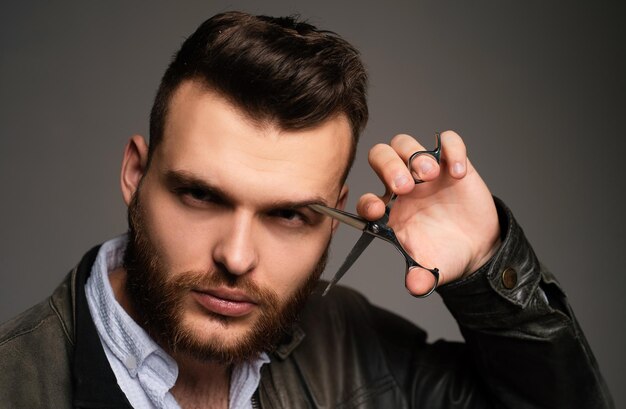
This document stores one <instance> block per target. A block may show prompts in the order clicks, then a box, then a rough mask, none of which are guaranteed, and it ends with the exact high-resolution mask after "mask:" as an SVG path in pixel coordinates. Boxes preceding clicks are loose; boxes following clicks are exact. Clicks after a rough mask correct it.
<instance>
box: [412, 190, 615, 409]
mask: <svg viewBox="0 0 626 409" xmlns="http://www.w3.org/2000/svg"><path fill="white" fill-rule="evenodd" d="M495 200H496V205H497V208H498V214H499V218H500V225H501V229H502V234H503V237H502V245H501V247H500V249H499V250H498V252H497V253H496V254H495V255H494V257H493V258H492V259H491V260H490V261H489V262H488V263H487V264H486V265H484V266H483V267H481V268H480V269H479V270H478V271H477V272H475V273H474V274H472V275H470V276H468V277H466V278H464V279H462V280H459V281H456V282H453V283H449V284H447V285H444V286H442V287H440V288H439V289H438V292H439V294H440V295H441V296H442V297H443V300H444V302H445V304H446V306H447V307H448V309H449V310H450V312H451V313H452V314H453V316H454V317H455V319H456V320H457V322H458V324H459V326H460V329H461V332H462V334H463V336H464V338H465V341H466V343H465V345H454V344H453V343H435V344H433V345H430V346H428V347H426V349H425V350H423V351H422V352H419V353H417V354H416V357H415V362H416V364H417V365H418V366H421V367H423V366H424V365H425V364H424V362H425V361H431V360H433V359H440V360H444V361H446V362H447V364H448V366H449V368H450V371H452V372H453V374H452V375H450V373H448V374H447V375H442V376H441V377H440V378H439V379H435V380H432V379H431V380H428V379H426V381H425V382H426V385H425V384H424V380H423V379H421V378H413V380H412V383H411V386H412V391H411V392H412V394H413V397H412V399H413V402H414V403H419V402H420V400H421V398H420V396H424V395H422V394H423V393H424V392H425V391H424V388H425V386H426V387H429V388H431V389H432V388H439V389H442V391H440V392H442V393H443V395H442V394H439V395H440V396H444V397H447V398H442V399H444V400H445V399H448V402H445V403H444V402H438V403H439V404H443V405H444V406H446V407H474V406H476V407H485V406H492V407H496V408H588V409H591V408H612V407H614V405H613V402H612V399H611V396H610V394H609V392H608V389H607V387H606V384H605V382H604V380H603V379H602V376H601V374H600V372H599V370H598V365H597V363H596V360H595V358H594V356H593V354H592V352H591V350H590V348H589V345H588V344H587V341H586V339H585V336H584V335H583V333H582V331H581V329H580V327H579V325H578V323H577V321H576V318H575V317H574V314H573V312H572V310H571V308H570V306H569V304H568V302H567V298H566V296H565V294H564V292H563V291H562V290H561V288H560V286H559V284H558V282H557V281H556V279H555V278H554V276H553V275H552V274H551V273H550V272H549V271H548V270H547V269H546V267H545V266H543V265H542V264H540V263H539V261H538V260H537V257H536V256H535V253H534V252H533V250H532V248H531V246H530V244H529V243H528V241H527V240H526V238H525V236H524V233H523V231H522V229H521V228H520V227H519V225H518V224H517V223H516V221H515V219H514V218H513V216H512V214H511V212H510V210H509V209H508V208H507V207H506V206H505V205H504V204H503V203H502V202H501V201H500V200H499V199H495ZM447 354H450V355H451V356H447V357H446V356H445V355H447ZM436 356H439V358H434V357H436ZM451 357H452V358H451ZM451 361H453V362H451ZM417 372H418V373H419V372H420V371H417ZM417 375H418V376H419V374H417ZM428 384H429V385H430V386H428ZM464 400H465V401H466V402H464V403H465V404H462V403H463V402H462V401H464ZM455 401H456V403H458V404H459V405H458V406H455V404H454V403H455ZM472 402H473V404H472ZM430 403H432V402H430ZM415 406H416V407H420V406H419V404H416V405H415Z"/></svg>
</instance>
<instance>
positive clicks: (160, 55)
mask: <svg viewBox="0 0 626 409" xmlns="http://www.w3.org/2000/svg"><path fill="white" fill-rule="evenodd" d="M469 3H470V2H434V1H433V2H409V1H396V2H387V3H386V4H385V5H382V3H380V2H366V1H350V2H338V1H333V2H300V3H299V2H287V1H283V2H281V1H266V2H262V3H261V2H254V1H246V2H225V1H224V2H208V1H204V2H200V1H195V2H179V3H178V4H176V5H175V4H174V3H173V2H172V3H165V2H160V3H159V2H145V3H138V2H134V3H132V4H130V2H121V1H108V2H99V3H97V4H96V3H95V2H76V3H73V4H72V3H70V2H64V3H63V4H55V2H43V1H42V2H39V3H37V2H29V1H23V2H13V4H10V3H9V2H3V4H2V6H0V92H1V94H0V95H1V98H0V187H1V192H2V193H1V201H0V262H1V264H2V268H1V269H0V283H1V286H0V321H4V320H6V319H8V318H9V317H11V316H13V315H15V314H17V313H18V312H20V311H22V310H23V309H25V308H27V307H28V306H30V305H32V304H33V303H35V302H37V301H39V300H41V299H43V298H44V297H46V295H48V294H49V293H50V292H51V290H52V289H53V288H54V287H55V285H56V284H57V283H58V282H59V281H60V280H61V279H62V277H63V276H64V275H65V273H66V272H67V271H68V270H69V269H70V268H71V267H72V266H73V264H74V263H75V262H77V260H78V259H79V257H80V256H81V255H82V254H83V252H84V251H86V250H87V249H88V248H90V247H91V246H92V245H94V244H97V243H99V242H101V241H103V240H105V239H107V238H110V237H112V236H113V235H117V234H119V233H121V232H123V231H124V230H125V227H126V222H125V207H124V205H123V202H122V200H121V195H120V193H119V187H118V174H119V165H120V161H121V157H122V151H123V146H124V144H125V142H126V140H127V138H128V137H129V136H130V135H131V134H132V133H135V132H138V133H142V134H147V119H148V112H149V109H150V104H151V101H152V98H153V95H154V92H155V90H156V86H157V84H158V81H159V79H160V76H161V75H162V72H163V70H164V69H165V66H166V64H167V63H168V61H169V59H170V56H171V55H172V53H173V52H174V51H175V50H176V49H177V47H178V46H179V45H180V43H181V42H182V41H183V39H184V38H185V36H186V35H188V34H190V32H191V31H192V30H193V29H194V28H195V27H196V26H197V25H198V24H199V23H200V22H201V21H203V20H204V19H205V18H207V17H209V16H210V15H212V14H214V13H216V12H219V11H224V10H229V9H243V10H247V11H251V12H255V13H256V12H258V13H265V14H281V15H282V14H292V13H300V14H302V15H303V16H305V17H307V18H308V19H309V20H310V21H311V22H313V23H314V24H317V25H319V26H321V27H324V28H328V29H332V30H334V31H337V32H338V33H340V34H341V35H343V36H344V37H345V38H347V39H348V40H350V41H352V42H353V43H354V44H355V45H356V46H357V47H359V48H360V50H361V51H362V53H363V58H364V60H365V62H366V64H367V67H368V69H369V72H370V75H371V88H370V104H371V122H370V124H369V126H368V128H367V130H366V132H365V135H364V137H363V143H362V145H361V147H360V150H359V154H358V161H357V163H356V166H355V169H354V171H353V173H352V176H351V178H350V179H349V182H350V185H351V191H352V199H351V201H350V203H349V206H350V207H351V208H353V206H354V203H355V200H356V197H357V196H358V195H360V194H361V193H364V192H366V191H368V190H370V189H374V190H375V191H380V190H381V187H380V185H379V184H378V182H377V180H376V178H375V176H374V174H373V172H371V171H370V170H369V169H368V166H367V161H366V156H367V155H366V153H367V150H368V147H369V146H371V145H373V144H374V143H375V142H379V141H388V140H389V138H390V137H392V136H393V135H394V134H396V133H400V132H407V133H411V134H414V135H416V136H419V137H420V139H422V140H423V141H424V143H425V144H426V145H427V146H431V145H432V143H433V137H432V135H433V132H434V131H435V130H444V129H455V130H457V131H458V132H459V133H460V134H461V135H462V136H463V137H464V139H465V140H466V143H467V145H468V147H469V155H470V157H471V159H472V160H473V162H474V164H475V165H476V167H477V168H478V170H479V172H481V174H482V176H483V177H484V179H485V180H486V181H487V184H488V185H489V186H490V188H491V190H492V192H493V193H494V194H496V195H498V196H500V197H502V198H503V199H505V201H506V202H507V203H508V205H509V206H510V207H511V208H512V209H513V211H514V213H515V215H516V217H517V219H518V220H519V222H520V223H521V225H522V226H523V227H524V229H525V231H526V233H527V235H528V236H529V238H530V239H531V242H532V243H533V245H534V247H535V250H536V252H537V254H538V255H539V257H540V259H541V260H542V261H543V262H544V263H545V264H547V265H548V266H549V267H550V268H551V269H552V270H553V271H554V272H555V273H556V274H557V276H558V277H559V279H560V281H561V283H562V284H563V286H564V287H565V289H566V291H567V292H568V295H569V298H570V301H571V304H572V305H573V307H574V309H575V311H576V312H577V315H578V318H579V320H580V322H581V325H582V327H583V328H584V329H585V331H586V333H587V337H588V339H589V342H590V343H591V346H592V348H593V349H594V351H595V354H596V356H597V358H598V361H599V364H600V367H601V369H602V370H603V372H604V374H605V377H606V378H607V380H608V382H609V386H610V388H611V390H612V392H613V394H614V396H615V398H616V403H617V406H618V407H626V396H625V394H624V388H623V381H619V379H620V377H619V373H620V372H623V370H624V369H625V368H626V367H625V353H624V345H626V342H625V337H624V322H625V311H626V309H625V308H624V307H625V305H624V296H623V295H622V294H623V293H624V289H625V287H626V286H625V279H624V274H623V265H624V261H625V260H624V253H625V250H626V249H625V246H624V244H625V238H624V228H625V227H626V223H625V216H624V212H623V211H622V207H621V206H620V205H619V203H620V202H622V201H623V197H624V182H623V177H624V170H623V166H624V165H623V162H624V148H625V142H624V131H623V124H622V118H623V117H624V108H625V106H626V104H624V95H625V91H626V89H625V88H626V87H625V80H624V73H625V72H626V69H625V68H626V67H625V58H624V54H625V52H624V48H625V47H624V45H623V42H622V41H623V39H624V38H626V36H624V29H623V28H622V27H623V26H624V24H623V21H621V16H623V13H619V12H618V11H620V10H617V8H616V7H615V6H613V5H612V4H608V3H602V2H597V3H594V4H593V5H580V3H575V4H574V3H573V2H545V3H547V4H544V2H518V3H513V2H480V1H479V2H471V4H469ZM620 26H621V27H620ZM356 237H357V236H356V235H355V234H354V233H352V232H349V231H347V229H342V230H341V231H340V232H339V236H338V238H337V239H336V241H335V245H334V247H333V249H334V250H333V253H332V258H331V264H330V267H329V270H330V271H329V272H328V273H327V276H328V275H329V273H332V272H333V271H334V269H335V268H336V267H337V265H338V263H339V262H340V261H341V259H342V257H343V256H345V254H346V252H347V251H348V248H349V247H350V245H351V244H352V242H353V241H354V240H355V239H356ZM402 269H403V263H402V261H401V260H400V259H399V258H398V257H397V254H396V253H395V251H394V250H393V249H391V248H390V247H389V246H387V245H385V244H381V245H376V246H374V248H373V249H371V250H369V251H368V252H367V253H366V254H365V255H364V256H363V258H362V260H360V261H359V263H358V264H357V265H356V268H355V269H354V270H353V271H352V272H351V273H349V274H348V276H347V277H346V279H345V283H346V284H350V285H353V286H354V287H357V288H359V289H360V290H362V291H363V292H364V293H365V294H366V295H367V296H368V297H369V298H370V299H371V300H373V301H374V302H375V303H378V304H382V305H384V306H386V307H388V308H390V309H392V310H394V311H396V312H398V313H399V314H401V315H404V316H406V317H408V318H409V319H411V320H413V321H415V322H417V323H418V324H419V325H421V326H423V327H424V328H426V329H427V330H428V331H429V333H430V339H431V340H435V339H438V338H448V339H459V338H460V336H459V332H458V330H457V328H456V325H455V323H454V321H453V320H452V319H451V318H450V317H449V315H448V314H447V312H446V310H445V308H444V307H443V306H442V303H441V300H440V298H439V297H438V296H433V297H431V298H429V299H427V300H415V299H412V298H411V297H410V296H408V295H407V294H406V293H405V291H404V289H403V283H402ZM359 270H360V271H359ZM513 353H514V352H513Z"/></svg>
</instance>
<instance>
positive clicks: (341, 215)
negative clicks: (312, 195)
mask: <svg viewBox="0 0 626 409" xmlns="http://www.w3.org/2000/svg"><path fill="white" fill-rule="evenodd" d="M309 208H310V209H313V210H314V211H316V212H318V213H321V214H324V215H326V216H330V217H332V218H333V219H336V220H339V221H340V222H342V223H345V224H347V225H349V226H352V227H354V228H355V229H359V230H361V231H362V230H365V226H367V220H365V219H363V218H361V217H359V216H357V215H354V214H352V213H348V212H344V211H341V210H337V209H333V208H332V207H328V206H324V205H321V204H310V205H309Z"/></svg>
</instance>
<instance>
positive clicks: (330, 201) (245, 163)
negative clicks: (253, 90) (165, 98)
mask: <svg viewBox="0 0 626 409" xmlns="http://www.w3.org/2000/svg"><path fill="white" fill-rule="evenodd" d="M350 132H351V131H350V126H349V124H348V121H347V120H346V118H345V117H344V116H343V115H339V116H336V117H334V118H332V119H329V120H327V121H326V122H324V123H323V124H321V125H320V126H318V127H315V128H313V129H307V130H303V131H285V130H280V129H277V128H276V127H274V126H272V125H271V124H268V123H258V122H255V121H252V120H251V119H250V118H248V117H247V116H245V115H244V114H243V113H241V112H240V111H238V110H237V109H236V108H235V107H233V106H232V105H231V104H230V103H229V102H227V101H226V100H225V99H224V98H222V97H220V96H219V95H217V94H215V93H213V92H211V91H208V90H207V89H206V88H205V87H203V86H201V85H199V84H197V83H194V82H186V83H183V84H182V85H181V86H180V88H179V89H178V90H177V91H176V93H175V94H174V97H173V99H172V101H171V105H170V111H169V115H168V118H167V124H166V129H165V137H164V139H163V142H162V144H161V145H160V146H159V147H158V148H157V150H156V151H155V152H154V156H153V157H152V161H151V164H150V166H149V167H146V165H147V145H146V143H145V140H144V139H143V138H142V137H140V136H134V137H132V138H131V140H130V141H129V143H128V145H127V147H126V151H125V154H124V161H123V164H122V175H121V184H122V193H123V196H124V200H125V201H126V203H127V204H130V203H131V200H132V198H133V196H134V195H135V194H136V193H137V191H138V188H139V186H140V185H141V202H142V207H143V217H144V219H145V220H144V229H145V231H146V234H148V235H149V236H150V237H151V240H152V243H153V245H154V246H155V250H156V251H157V252H158V253H159V256H160V259H161V261H162V263H163V265H164V266H165V268H166V269H167V271H169V272H170V275H171V277H170V278H172V279H176V276H178V277H180V279H181V280H184V277H185V274H188V272H202V271H204V272H207V274H211V272H214V271H216V270H220V271H227V272H228V274H229V275H231V276H233V277H235V276H239V277H243V276H245V277H246V280H247V281H249V282H250V283H252V284H253V285H255V286H256V287H258V288H260V289H261V290H264V291H271V292H272V293H273V294H275V295H276V297H277V299H276V301H277V303H278V304H279V305H284V304H286V303H287V302H288V300H289V299H290V298H291V297H292V296H293V295H294V293H295V292H296V290H297V289H298V288H299V287H301V286H302V284H303V283H304V282H305V281H306V279H307V278H308V276H309V275H310V274H311V271H314V269H315V267H316V266H317V264H318V262H319V260H320V259H321V258H322V255H323V253H324V251H325V250H326V248H327V245H328V242H329V240H330V237H331V235H332V232H333V230H334V228H335V227H336V223H333V222H331V221H330V220H328V219H326V218H324V217H323V216H321V215H319V214H317V213H315V212H313V211H312V210H309V209H308V208H306V207H303V206H304V204H306V203H310V202H317V203H324V204H326V205H329V206H338V207H342V206H343V204H344V203H345V197H346V194H347V189H346V188H345V187H343V186H342V185H341V184H340V183H339V180H340V179H341V175H342V174H343V171H344V168H345V163H347V159H348V153H349V147H350V141H351V137H350ZM172 172H173V173H175V174H177V175H184V176H185V177H186V178H187V179H189V178H192V179H193V180H196V181H200V182H201V183H203V184H205V185H209V186H211V188H212V189H213V191H212V192H208V191H200V192H198V191H197V189H196V188H193V189H189V188H188V186H187V187H186V188H185V189H180V186H178V185H172V183H171V181H170V179H171V178H168V176H167V175H171V174H172ZM111 280H112V284H113V288H114V292H115V294H116V297H117V299H118V301H119V302H120V304H121V305H122V306H124V307H125V308H126V309H127V310H128V311H129V313H130V314H131V316H133V317H134V318H136V317H137V313H136V311H133V307H132V306H133V303H132V302H130V301H129V299H128V293H127V291H125V285H124V283H125V282H126V271H125V270H123V269H119V270H117V271H115V272H114V273H113V276H112V277H111ZM200 290H202V292H204V293H208V294H211V295H212V296H214V297H215V296H216V295H217V297H218V298H219V295H220V294H221V293H220V292H221V291H230V290H229V289H226V288H225V287H224V286H218V287H209V288H202V289H200ZM237 296H244V297H247V298H248V301H250V302H251V304H253V306H252V308H250V309H249V311H248V310H246V311H245V314H243V315H239V314H237V316H236V317H235V316H229V317H227V318H229V320H228V322H227V324H225V320H224V317H219V316H216V314H215V311H211V310H210V308H209V309H207V307H206V306H204V305H202V303H201V302H199V301H198V297H197V292H192V291H189V292H188V293H187V295H186V296H185V297H184V301H183V305H184V307H183V309H184V311H183V312H182V313H181V314H180V321H181V322H180V324H181V325H182V326H183V327H185V328H188V329H190V330H191V331H190V332H192V333H193V334H194V336H195V337H196V339H197V341H199V342H202V341H203V340H205V341H207V342H208V341H211V342H214V343H217V344H224V345H228V346H234V345H237V343H238V342H241V340H243V339H245V338H246V336H247V334H248V333H249V331H250V328H252V326H253V325H254V323H255V322H256V321H257V320H258V317H259V316H260V311H259V309H260V308H261V304H256V303H255V298H254V297H255V296H254V294H245V292H244V294H243V295H242V294H238V295H237ZM244 310H245V309H244ZM226 315H229V313H227V314H226ZM166 349H167V348H166ZM183 355H184V354H183ZM173 356H174V357H175V358H176V359H177V362H178V363H179V370H180V373H181V376H180V377H179V379H178V381H177V386H176V387H175V388H174V393H175V396H176V397H177V399H179V400H181V401H182V400H187V399H189V397H190V396H194V395H196V394H199V395H198V399H202V396H204V393H206V394H209V392H207V391H200V390H197V389H194V388H191V387H189V386H190V385H206V382H202V378H206V377H209V376H208V375H207V369H210V368H211V367H212V368H213V371H212V372H211V373H213V374H215V373H220V371H216V370H215V367H214V365H215V363H213V362H208V363H207V365H203V363H202V362H201V360H198V359H190V357H189V356H181V357H177V356H176V354H173ZM224 366H226V364H225V365H224ZM221 368H222V369H221V373H222V374H227V373H228V372H227V371H224V370H223V366H222V367H221ZM224 377H226V378H227V376H226V375H224V376H222V378H224ZM212 382H213V383H215V380H213V381H212ZM183 384H184V385H183ZM218 384H219V382H218ZM221 384H222V385H226V386H227V385H228V382H222V383H221ZM176 391H185V392H184V395H176ZM212 393H213V394H215V391H213V392H212ZM224 393H226V396H227V388H226V391H223V390H222V391H221V393H218V395H221V396H224Z"/></svg>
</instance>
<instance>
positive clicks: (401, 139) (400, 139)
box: [391, 133, 414, 147]
mask: <svg viewBox="0 0 626 409" xmlns="http://www.w3.org/2000/svg"><path fill="white" fill-rule="evenodd" d="M411 140H414V138H413V137H412V136H411V135H407V134H405V133H401V134H398V135H396V136H394V137H393V138H391V146H394V147H395V146H397V145H401V144H403V143H406V142H407V141H411Z"/></svg>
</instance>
